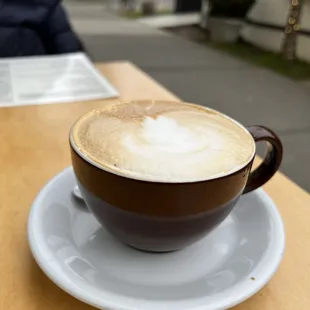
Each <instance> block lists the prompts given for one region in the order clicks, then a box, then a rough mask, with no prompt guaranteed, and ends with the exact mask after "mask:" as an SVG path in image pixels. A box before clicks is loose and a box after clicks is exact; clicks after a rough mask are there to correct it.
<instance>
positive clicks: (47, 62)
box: [0, 53, 119, 107]
mask: <svg viewBox="0 0 310 310" xmlns="http://www.w3.org/2000/svg"><path fill="white" fill-rule="evenodd" d="M117 96H119V93H118V92H117V90H116V89H115V88H114V87H113V86H112V85H111V84H110V82H109V81H108V80H107V79H106V78H105V77H104V76H102V75H101V74H100V73H99V72H98V71H97V70H96V68H95V67H94V66H93V65H92V63H91V62H90V60H89V58H88V57H87V56H86V55H85V54H84V53H74V54H67V55H55V56H39V57H20V58H7V59H1V60H0V107H4V106H6V107H8V106H20V105H36V104H48V103H57V102H74V101H81V100H91V99H105V98H112V97H117Z"/></svg>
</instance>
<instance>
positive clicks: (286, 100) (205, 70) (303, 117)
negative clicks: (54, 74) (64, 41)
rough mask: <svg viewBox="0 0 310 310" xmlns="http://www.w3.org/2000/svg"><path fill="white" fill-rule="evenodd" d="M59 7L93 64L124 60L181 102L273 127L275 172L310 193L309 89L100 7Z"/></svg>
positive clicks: (69, 5) (89, 5) (71, 4)
mask: <svg viewBox="0 0 310 310" xmlns="http://www.w3.org/2000/svg"><path fill="white" fill-rule="evenodd" d="M67 7H68V8H69V13H70V16H71V20H72V22H73V24H74V27H75V28H76V30H77V32H78V33H79V34H80V36H81V38H82V40H83V41H84V43H85V45H86V47H87V49H88V51H89V53H90V56H91V58H92V59H93V60H94V61H109V60H124V59H126V60H130V61H132V62H134V63H135V64H136V65H137V66H139V67H140V68H142V69H143V70H144V71H146V72H147V73H148V74H150V75H151V76H152V77H154V78H155V79H156V80H157V81H159V82H160V83H162V84H163V85H165V86H166V87H167V88H169V89H170V90H171V91H172V92H174V93H175V94H176V95H178V96H179V97H181V98H182V99H183V100H186V101H190V102H195V103H199V104H202V105H207V106H210V107H213V108H215V109H217V110H220V111H222V112H225V113H227V114H229V115H231V116H232V117H234V118H236V119H237V120H239V121H241V122H242V123H244V124H245V125H247V124H264V125H266V126H269V127H271V128H273V129H274V130H275V131H276V132H277V133H279V135H280V137H281V139H282V141H283V143H284V149H285V156H284V160H283V165H282V171H283V172H284V173H285V174H287V175H288V176H289V177H290V178H292V179H293V180H294V181H296V182H297V183H298V184H299V185H300V186H302V187H304V188H305V189H306V190H308V191H310V178H309V176H310V164H309V163H308V162H309V160H310V143H309V142H310V88H309V87H307V86H306V85H301V84H299V83H295V82H294V81H292V80H289V79H287V78H285V77H282V76H280V75H277V74H275V73H273V72H271V71H268V70H265V69H262V68H258V67H254V66H251V65H249V64H246V63H244V62H242V61H240V60H238V59H235V58H231V57H230V56H227V55H225V54H222V53H220V52H218V51H214V50H212V49H208V48H206V47H205V46H200V45H198V44H195V43H192V42H188V41H186V40H184V39H182V38H180V37H176V36H174V35H172V34H168V33H165V32H162V31H160V30H156V29H152V28H149V27H146V26H145V25H142V24H139V23H137V22H135V21H130V20H124V19H120V18H118V17H115V16H113V15H111V14H109V13H107V12H106V11H105V9H104V5H103V4H101V3H99V4H98V3H93V4H89V3H88V4H86V5H83V4H81V2H80V4H78V5H77V4H76V3H74V2H68V5H67ZM292 207H293V206H292Z"/></svg>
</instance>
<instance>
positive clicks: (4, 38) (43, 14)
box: [0, 0, 82, 57]
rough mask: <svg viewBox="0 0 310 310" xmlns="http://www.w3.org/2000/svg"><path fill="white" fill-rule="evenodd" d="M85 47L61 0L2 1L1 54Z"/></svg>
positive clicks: (58, 50)
mask: <svg viewBox="0 0 310 310" xmlns="http://www.w3.org/2000/svg"><path fill="white" fill-rule="evenodd" d="M81 49H82V46H81V44H80V41H79V39H78V38H77V36H76V35H75V34H74V32H73V31H72V29H71V27H70V24H69V22H68V20H67V16H66V14H65V12H64V10H63V9H62V7H61V5H60V0H0V57H14V56H31V55H45V54H62V53H70V52H76V51H80V50H81Z"/></svg>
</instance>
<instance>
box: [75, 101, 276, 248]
mask: <svg viewBox="0 0 310 310" xmlns="http://www.w3.org/2000/svg"><path fill="white" fill-rule="evenodd" d="M258 141H265V142H268V144H269V147H268V150H267V153H266V157H265V159H264V160H263V163H262V164H261V165H260V166H259V167H258V168H257V169H256V170H255V171H254V172H251V168H252V164H253V160H254V155H255V142H258ZM70 148H71V159H72V166H73V169H74V173H75V176H76V181H77V184H78V186H79V188H80V190H81V193H82V195H83V198H84V201H85V202H86V204H87V206H88V208H89V210H90V211H91V212H92V213H93V215H94V216H95V217H96V218H97V220H98V221H99V222H100V223H101V224H102V225H103V226H104V229H106V230H107V231H109V232H110V234H111V235H112V236H114V237H115V238H116V239H118V240H120V241H121V242H123V243H125V244H127V245H130V246H131V247H134V248H137V249H140V250H144V251H151V252H167V251H174V250H179V249H182V248H184V247H186V246H188V245H191V244H193V243H194V242H197V241H198V240H200V239H201V238H203V237H204V236H205V235H206V234H208V233H209V232H210V231H212V230H213V229H214V228H215V227H217V225H219V224H220V223H221V222H223V221H224V219H225V218H226V217H227V216H228V215H229V213H230V212H231V211H232V210H233V208H234V206H235V205H236V203H237V201H238V199H239V198H240V196H241V195H242V194H244V193H248V192H250V191H252V190H254V189H256V188H258V187H260V186H262V185H263V184H265V183H266V182H267V181H268V180H269V179H270V178H271V177H272V176H273V175H274V173H275V172H276V171H277V169H278V168H279V165H280V162H281V159H282V144H281V142H280V140H279V138H278V137H277V135H276V134H275V133H274V132H272V131H271V130H270V129H268V128H266V127H262V126H252V127H248V128H245V127H243V126H242V125H241V124H239V123H238V122H236V121H234V120H233V119H231V118H229V117H228V116H225V115H223V114H221V113H220V112H217V111H214V110H211V109H208V108H204V107H201V106H198V105H194V104H190V103H179V102H167V101H152V100H149V101H146V100H140V101H131V102H123V103H119V104H115V105H113V106H107V107H105V108H103V109H100V110H96V111H92V112H89V113H87V114H86V115H84V116H82V117H81V118H80V119H79V120H77V121H76V122H75V124H74V125H73V127H72V129H71V131H70Z"/></svg>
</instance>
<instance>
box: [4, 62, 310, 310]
mask: <svg viewBox="0 0 310 310" xmlns="http://www.w3.org/2000/svg"><path fill="white" fill-rule="evenodd" d="M98 68H99V70H101V72H103V74H104V75H105V76H106V77H107V78H108V79H109V80H110V81H111V82H112V84H113V85H114V86H115V87H116V88H117V89H118V90H119V91H120V94H121V98H122V99H125V100H126V99H150V98H152V99H165V100H177V99H178V98H177V97H176V96H174V95H173V94H172V93H170V92H169V91H168V90H167V89H165V88H164V87H162V86H160V85H159V84H157V83H156V82H155V81H154V80H152V79H151V78H150V77H149V76H147V75H146V74H144V73H143V72H141V71H140V70H139V69H137V68H136V67H134V66H133V65H131V64H130V63H127V62H115V63H108V64H102V65H101V64H100V65H98ZM117 100H119V99H117ZM113 102H115V100H97V101H89V102H79V103H66V104H51V105H36V106H27V107H14V108H1V109H0V161H1V174H0V197H1V199H0V210H1V215H0V245H1V251H0V274H1V278H0V281H1V285H0V309H6V310H12V309H14V310H22V309H23V310H43V309H44V310H51V309H57V310H69V309H74V310H86V309H92V307H90V306H88V305H86V304H83V303H82V302H80V301H77V300H76V299H74V298H73V297H71V296H69V295H68V294H66V293H65V292H63V291H62V290H61V289H60V288H58V287H57V286H56V285H55V284H53V283H52V282H51V281H50V280H49V279H48V278H47V277H46V276H45V275H44V274H43V272H42V271H41V270H40V268H39V267H38V266H37V264H36V263H35V261H34V259H33V258H32V255H31V253H30V250H29V247H28V243H27V235H26V224H27V217H28V212H29V208H30V205H31V203H32V201H33V199H34V198H35V196H36V194H37V192H38V191H39V190H40V188H41V187H42V186H43V185H44V184H45V183H46V182H47V181H48V180H49V179H50V178H52V177H53V176H54V175H55V174H56V173H57V172H59V171H60V170H62V169H64V168H65V167H66V166H68V165H70V154H69V146H68V132H69V129H70V126H71V124H72V123H73V122H74V120H76V119H77V118H78V117H79V116H81V115H82V114H84V113H85V112H86V111H88V110H90V109H93V108H98V107H100V106H103V105H106V104H112V103H113ZM262 125H263V124H262ZM264 189H265V190H266V192H267V193H268V194H269V195H270V196H271V198H272V199H273V200H274V202H275V203H276V205H277V206H278V209H279V211H280V213H281V216H282V219H283V221H284V225H285V231H286V251H285V254H284V258H283V261H282V263H281V265H280V268H279V270H278V271H277V272H276V274H275V276H274V277H273V278H272V280H271V281H270V282H269V283H268V284H267V285H266V286H265V287H264V288H263V289H262V290H261V291H260V292H258V293H257V294H256V295H255V296H253V297H252V298H250V299H249V300H248V301H246V302H244V303H242V304H241V305H239V306H237V307H235V308H234V309H236V310H262V309H264V310H303V309H304V310H306V309H307V310H309V309H310V247H309V244H310V195H309V194H308V193H306V192H305V191H304V190H302V189H301V188H300V187H298V186H297V185H296V184H294V183H293V182H292V181H290V180H289V179H288V178H287V177H285V176H284V175H283V174H281V173H277V174H276V176H275V177H274V178H273V179H272V180H271V181H270V182H269V183H268V184H267V185H266V186H265V187H264Z"/></svg>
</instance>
